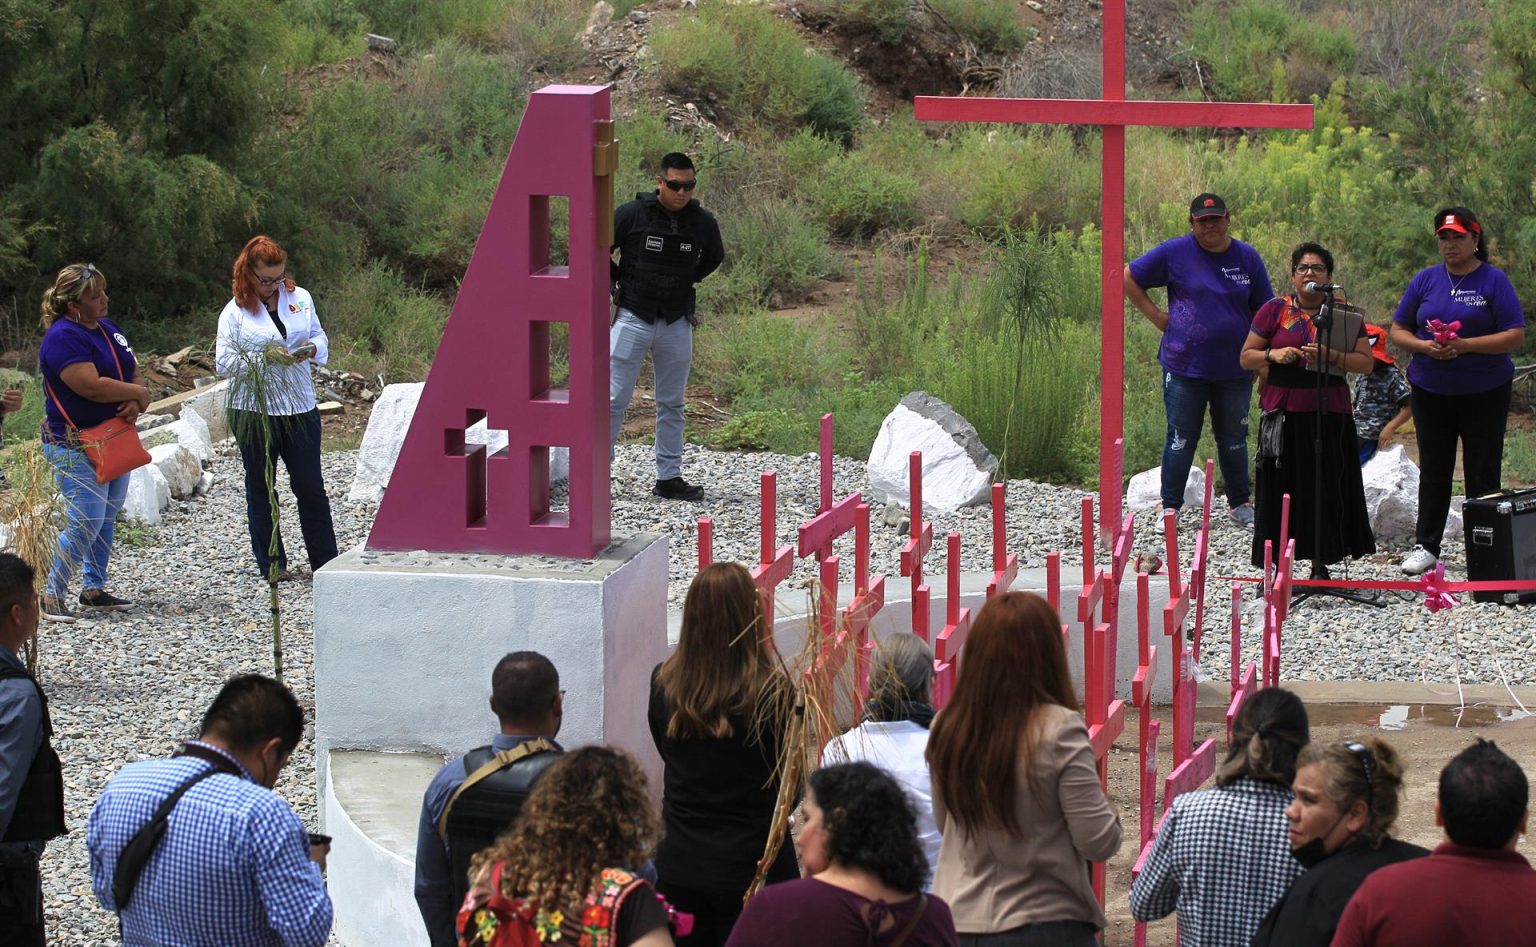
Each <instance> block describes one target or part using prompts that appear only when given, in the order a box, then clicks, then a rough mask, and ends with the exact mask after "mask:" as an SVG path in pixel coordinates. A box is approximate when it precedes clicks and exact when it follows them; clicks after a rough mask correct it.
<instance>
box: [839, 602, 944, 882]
mask: <svg viewBox="0 0 1536 947" xmlns="http://www.w3.org/2000/svg"><path fill="white" fill-rule="evenodd" d="M932 697H933V651H932V650H930V649H929V647H928V643H927V642H926V641H924V640H923V639H921V638H919V637H918V636H917V635H914V634H912V633H911V632H901V633H900V634H894V635H889V636H887V637H886V638H885V639H884V640H883V641H881V642H880V645H879V647H878V648H876V649H875V654H874V659H873V660H872V661H871V662H870V667H869V699H868V700H867V701H866V702H865V704H864V719H863V721H862V722H861V723H860V724H859V725H858V726H857V727H854V728H853V729H852V730H849V731H848V732H847V733H844V734H841V735H840V736H836V737H833V738H832V739H831V740H830V741H829V742H828V743H827V746H826V749H824V750H822V751H821V765H822V766H831V765H833V764H834V763H846V762H854V761H860V760H862V761H865V762H869V763H873V764H875V765H876V766H878V767H880V768H881V769H883V770H885V771H886V772H887V773H890V774H891V776H892V777H894V778H895V779H896V781H897V782H898V783H900V784H901V787H902V788H903V789H905V790H906V792H907V796H908V798H909V799H910V800H911V802H912V810H913V814H914V815H915V816H916V818H917V838H918V842H919V843H920V844H921V845H922V847H923V857H924V858H925V859H926V860H927V862H928V879H927V880H926V881H924V883H923V888H924V890H926V889H927V888H928V887H929V886H930V882H931V881H932V878H933V869H934V867H935V866H936V865H938V863H939V841H940V839H941V836H940V835H939V828H938V826H936V825H934V824H933V788H932V781H931V780H930V779H929V776H928V759H927V753H928V727H929V726H930V725H931V724H932V722H933V704H932V703H931V701H932Z"/></svg>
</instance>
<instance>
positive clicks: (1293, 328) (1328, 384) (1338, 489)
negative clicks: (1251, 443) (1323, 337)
mask: <svg viewBox="0 0 1536 947" xmlns="http://www.w3.org/2000/svg"><path fill="white" fill-rule="evenodd" d="M1332 281H1333V254H1332V253H1329V252H1328V250H1327V249H1326V248H1324V247H1322V246H1320V245H1318V244H1316V243H1303V244H1301V245H1299V246H1297V247H1296V249H1295V250H1293V251H1291V288H1292V292H1291V293H1290V294H1289V295H1286V296H1276V297H1275V298H1274V299H1271V300H1270V301H1269V302H1267V303H1265V304H1264V306H1263V307H1262V308H1260V309H1259V311H1258V313H1257V314H1255V315H1254V317H1253V325H1252V326H1251V327H1250V328H1249V330H1248V338H1247V341H1245V342H1244V343H1243V351H1242V354H1241V355H1240V356H1239V357H1238V358H1239V361H1240V362H1241V363H1242V366H1243V367H1244V368H1246V369H1248V370H1249V371H1260V370H1266V371H1267V376H1266V378H1265V380H1264V385H1263V387H1262V388H1261V389H1260V390H1259V408H1260V410H1261V411H1262V412H1263V419H1262V421H1261V422H1260V429H1259V430H1260V436H1259V452H1258V459H1257V462H1256V463H1255V464H1254V475H1255V476H1254V480H1255V487H1256V489H1255V490H1254V500H1255V503H1254V513H1255V522H1254V530H1253V564H1254V565H1255V566H1262V565H1263V564H1264V544H1265V543H1266V542H1272V543H1274V546H1275V548H1274V554H1275V555H1276V556H1278V555H1279V554H1280V551H1281V550H1280V549H1279V543H1280V534H1281V527H1282V517H1281V510H1282V507H1283V498H1284V497H1285V496H1286V495H1287V494H1289V495H1290V497H1291V518H1290V531H1289V533H1288V534H1287V535H1289V536H1291V537H1293V538H1294V539H1295V540H1296V556H1297V558H1301V559H1311V560H1312V575H1313V577H1314V578H1320V577H1325V576H1326V575H1327V574H1328V568H1327V567H1328V566H1329V565H1330V564H1332V563H1335V562H1338V561H1339V560H1340V559H1343V558H1344V557H1345V556H1351V557H1358V556H1365V555H1369V554H1371V553H1373V552H1375V551H1376V540H1375V537H1374V536H1373V535H1372V534H1371V520H1370V516H1369V514H1367V513H1366V509H1365V486H1364V484H1363V483H1362V482H1361V479H1360V462H1359V458H1358V455H1357V454H1356V452H1355V421H1354V415H1353V414H1352V413H1351V412H1350V406H1349V388H1348V387H1347V386H1346V385H1345V384H1344V376H1343V375H1342V374H1338V375H1333V374H1328V373H1326V372H1323V373H1322V380H1323V390H1322V399H1323V412H1322V415H1321V418H1322V422H1321V423H1322V430H1321V432H1319V430H1318V423H1319V422H1318V418H1319V415H1318V413H1317V400H1318V390H1317V380H1318V376H1319V370H1320V369H1321V366H1320V365H1319V364H1318V362H1319V360H1320V359H1321V358H1323V357H1324V354H1323V352H1322V350H1321V349H1320V348H1319V347H1318V345H1317V329H1316V328H1315V327H1314V326H1313V323H1312V320H1313V319H1314V318H1316V316H1317V314H1318V311H1319V310H1320V309H1321V308H1322V305H1323V302H1324V295H1323V294H1322V293H1320V292H1313V291H1309V290H1308V289H1307V285H1308V284H1309V283H1329V282H1332ZM1326 357H1327V359H1328V363H1329V364H1330V365H1331V366H1333V367H1335V368H1342V369H1343V370H1344V371H1350V372H1357V373H1361V374H1365V373H1368V372H1370V370H1371V368H1372V366H1373V364H1374V359H1373V357H1372V355H1371V343H1370V339H1369V338H1367V336H1366V334H1365V329H1364V327H1362V328H1361V330H1360V335H1359V337H1358V338H1357V339H1356V340H1355V343H1354V346H1353V347H1352V348H1350V349H1348V350H1347V351H1344V350H1329V351H1328V352H1327V355H1326ZM1309 369H1313V370H1310V371H1309ZM1272 432H1273V433H1274V434H1275V436H1273V437H1272V436H1270V435H1271V433H1272ZM1318 444H1321V448H1322V449H1321V454H1322V479H1321V480H1319V479H1318V471H1317V463H1316V462H1317V455H1318V453H1319V451H1318V450H1317V449H1316V446H1317V445H1318ZM1318 504H1321V505H1322V518H1321V520H1320V521H1319V520H1316V519H1315V518H1314V517H1315V516H1316V513H1317V505H1318ZM1316 522H1321V523H1322V535H1321V536H1320V537H1319V536H1314V535H1313V531H1314V523H1316Z"/></svg>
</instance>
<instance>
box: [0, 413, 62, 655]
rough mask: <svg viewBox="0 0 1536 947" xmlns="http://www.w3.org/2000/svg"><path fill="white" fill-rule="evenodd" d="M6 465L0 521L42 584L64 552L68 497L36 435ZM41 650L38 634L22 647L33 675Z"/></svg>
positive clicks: (12, 545)
mask: <svg viewBox="0 0 1536 947" xmlns="http://www.w3.org/2000/svg"><path fill="white" fill-rule="evenodd" d="M12 417H14V415H13V416H12ZM4 467H5V477H6V486H5V488H4V489H0V524H4V526H5V529H6V532H7V540H6V549H7V550H8V551H10V552H13V553H15V554H16V555H17V556H20V557H21V558H22V559H23V560H25V562H26V563H27V565H29V566H31V567H32V568H33V570H35V571H36V573H37V582H38V583H39V584H41V583H43V582H45V581H47V577H48V570H49V569H50V568H51V567H52V565H53V557H54V555H55V554H56V553H57V552H58V551H59V524H61V523H63V522H64V520H65V516H64V513H65V510H66V507H65V502H66V501H65V500H64V498H63V496H62V495H60V493H59V488H58V481H57V478H56V476H55V467H54V466H53V463H52V461H50V460H49V459H48V457H47V455H45V454H44V453H43V442H42V441H41V440H39V439H37V438H33V439H32V440H29V441H23V442H22V443H20V444H17V445H15V446H13V447H11V448H10V449H9V450H7V451H6V454H5V462H4ZM39 591H41V590H39ZM40 648H41V643H40V642H39V640H38V636H37V635H36V634H34V635H33V636H32V638H31V640H30V641H27V642H26V644H25V645H24V647H23V649H22V655H21V657H22V661H23V663H24V664H26V666H27V670H28V671H29V672H31V673H32V674H36V673H37V663H38V656H39V651H40Z"/></svg>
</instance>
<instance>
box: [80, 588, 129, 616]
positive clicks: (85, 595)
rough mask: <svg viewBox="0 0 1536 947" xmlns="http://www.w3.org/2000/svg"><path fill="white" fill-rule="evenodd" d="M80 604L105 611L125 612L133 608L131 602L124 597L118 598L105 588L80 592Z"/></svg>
mask: <svg viewBox="0 0 1536 947" xmlns="http://www.w3.org/2000/svg"><path fill="white" fill-rule="evenodd" d="M80 605H81V606H82V607H84V608H95V609H100V610H101V611H104V612H107V611H110V612H126V611H129V610H130V609H132V608H133V603H132V602H130V601H128V600H127V599H125V598H118V597H117V596H116V595H113V594H112V593H111V592H108V591H106V590H105V589H86V590H85V591H84V592H81V593H80Z"/></svg>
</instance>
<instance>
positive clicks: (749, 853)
mask: <svg viewBox="0 0 1536 947" xmlns="http://www.w3.org/2000/svg"><path fill="white" fill-rule="evenodd" d="M783 674H784V672H783V670H782V665H781V663H780V661H779V656H778V652H777V651H775V650H774V647H773V644H772V641H771V638H770V632H769V631H768V629H766V628H765V627H764V621H763V604H762V596H761V593H759V592H758V590H757V586H756V585H755V584H753V582H752V576H751V573H749V572H747V570H746V569H745V568H744V567H743V566H741V565H740V564H738V563H734V562H717V563H715V564H714V565H711V566H709V567H708V568H706V569H704V570H703V571H702V572H700V573H699V574H698V576H697V577H696V578H694V580H693V584H692V585H691V586H689V588H688V597H687V598H686V599H685V600H684V602H683V627H682V631H681V633H680V636H679V638H678V642H677V650H676V651H674V652H673V653H672V656H671V657H669V658H667V660H666V661H664V662H662V663H661V664H660V665H658V666H657V668H656V670H655V671H654V672H652V674H651V701H650V710H649V714H648V717H649V721H650V727H651V738H652V739H653V740H655V742H656V749H657V751H658V752H659V753H660V754H661V761H662V796H661V815H662V823H663V825H664V827H665V831H664V833H663V834H662V840H661V845H660V847H659V848H658V849H657V852H656V874H657V879H658V887H659V888H660V889H661V892H662V894H664V895H666V897H667V900H668V901H670V902H671V903H672V904H673V905H675V906H676V907H677V909H678V910H679V911H682V912H685V913H688V914H692V915H693V917H694V926H693V931H692V933H691V934H690V935H689V936H686V937H680V938H679V939H678V943H679V944H683V945H690V944H698V945H707V947H717V945H721V944H724V943H725V941H726V938H727V937H729V936H730V933H731V927H732V926H733V925H734V924H735V923H736V918H737V916H738V915H739V914H740V913H741V907H742V897H743V896H744V895H745V894H746V891H747V888H748V886H749V885H750V884H751V883H752V879H753V876H754V875H755V874H756V872H757V863H758V859H759V858H761V857H762V854H763V850H764V848H765V847H766V845H767V841H768V835H769V830H770V828H771V826H772V822H773V813H774V807H775V803H776V802H777V799H778V793H779V779H778V775H777V771H778V760H779V750H780V745H781V740H782V734H781V733H780V732H779V729H780V728H779V726H778V725H777V724H775V723H774V722H773V721H772V720H771V719H770V717H771V714H770V713H769V709H770V708H771V707H772V706H773V703H774V701H773V697H774V696H775V695H776V693H778V692H779V691H780V690H781V689H782V686H783V684H784V683H785V681H784V679H783ZM797 874H798V871H797V870H796V867H795V856H794V852H793V851H792V850H791V849H790V847H789V846H787V845H785V846H782V847H781V848H780V849H779V853H778V857H777V859H776V860H775V861H774V862H773V864H772V865H771V866H770V867H769V869H768V872H767V876H766V878H765V881H766V883H768V884H772V883H774V882H777V881H787V880H789V879H791V878H794V877H796V875H797Z"/></svg>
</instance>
